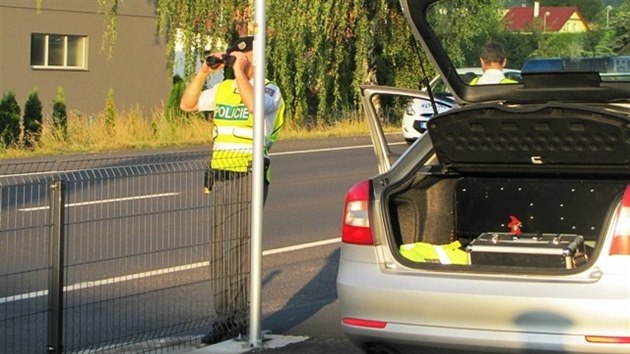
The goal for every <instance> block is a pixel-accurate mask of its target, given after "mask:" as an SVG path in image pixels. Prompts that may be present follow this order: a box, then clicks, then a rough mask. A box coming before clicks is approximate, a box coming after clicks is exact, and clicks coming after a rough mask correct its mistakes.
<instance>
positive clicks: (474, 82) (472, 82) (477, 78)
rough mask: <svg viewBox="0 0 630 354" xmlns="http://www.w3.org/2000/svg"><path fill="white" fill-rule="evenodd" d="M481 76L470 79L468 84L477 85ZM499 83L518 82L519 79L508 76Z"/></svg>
mask: <svg viewBox="0 0 630 354" xmlns="http://www.w3.org/2000/svg"><path fill="white" fill-rule="evenodd" d="M479 78H480V76H477V77H476V78H474V79H472V80H470V82H469V83H468V85H477V82H479ZM499 83H500V84H517V83H518V81H516V80H512V79H508V78H507V77H504V78H503V79H501V81H499Z"/></svg>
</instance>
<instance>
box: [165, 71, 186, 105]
mask: <svg viewBox="0 0 630 354" xmlns="http://www.w3.org/2000/svg"><path fill="white" fill-rule="evenodd" d="M184 90H186V82H184V79H182V78H181V77H180V76H179V75H175V76H173V86H171V94H170V95H169V97H168V101H167V103H166V110H167V111H170V112H174V113H178V114H179V112H180V111H181V110H180V109H179V102H180V101H181V99H182V96H183V95H184Z"/></svg>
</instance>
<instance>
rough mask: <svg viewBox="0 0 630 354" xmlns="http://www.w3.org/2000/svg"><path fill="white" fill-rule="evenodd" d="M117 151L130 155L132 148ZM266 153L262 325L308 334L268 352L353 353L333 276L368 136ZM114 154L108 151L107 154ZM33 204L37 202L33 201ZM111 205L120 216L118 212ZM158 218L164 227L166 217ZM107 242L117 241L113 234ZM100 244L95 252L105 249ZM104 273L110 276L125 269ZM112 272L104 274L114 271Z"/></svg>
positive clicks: (364, 171)
mask: <svg viewBox="0 0 630 354" xmlns="http://www.w3.org/2000/svg"><path fill="white" fill-rule="evenodd" d="M392 141H393V142H396V143H398V145H396V149H399V150H404V149H405V148H406V145H405V144H404V143H403V142H402V138H401V137H400V136H392ZM200 149H201V150H203V149H204V148H200ZM192 150H195V149H192ZM197 150H199V149H197ZM157 153H159V152H157ZM125 154H126V155H130V156H131V158H133V153H131V152H127V153H125ZM271 155H272V184H271V187H270V193H269V197H268V199H267V203H266V205H265V208H264V215H263V216H264V218H263V240H262V243H263V289H262V291H263V292H262V297H263V299H262V312H263V323H262V329H263V330H265V331H271V333H274V334H282V335H295V336H306V337H308V338H309V339H308V340H306V341H304V342H300V343H296V344H291V345H290V346H288V347H286V348H281V349H274V350H273V351H274V352H279V353H281V352H285V353H294V352H297V351H300V352H304V353H323V352H326V353H328V352H335V353H337V352H339V353H341V352H343V353H354V352H356V353H358V352H359V351H358V349H356V348H354V347H353V346H352V345H351V344H350V343H349V342H348V341H347V340H346V339H345V337H344V336H343V334H342V333H341V330H340V327H339V323H340V318H339V311H338V307H337V302H336V299H337V294H336V284H335V280H336V275H337V267H338V263H339V236H340V228H341V217H342V210H343V201H344V197H345V193H346V191H347V190H348V189H349V188H350V187H351V186H352V185H354V184H355V183H356V182H358V181H360V180H363V179H366V178H369V177H371V176H373V175H375V174H376V173H377V167H376V166H377V164H376V158H375V156H374V152H373V149H372V146H371V142H370V139H369V138H368V137H366V136H364V137H353V138H334V139H315V140H303V141H282V140H281V141H280V142H278V143H277V144H276V145H275V146H274V149H273V151H272V154H271ZM99 157H100V158H102V157H103V156H102V155H99ZM119 157H120V156H118V155H117V154H112V158H113V159H116V158H119ZM63 158H65V157H63ZM63 158H61V159H63ZM15 165H16V166H28V167H29V168H31V167H32V168H36V169H41V170H49V169H50V167H54V166H52V165H51V166H49V164H48V162H46V161H45V160H42V161H41V162H39V161H37V159H34V160H32V161H26V162H25V163H22V162H15ZM3 168H11V165H9V164H5V167H3ZM24 172H25V173H32V172H33V171H24ZM122 180H124V179H121V181H122ZM115 183H119V181H116V182H115ZM130 183H137V181H133V182H130ZM142 185H150V184H142ZM178 187H179V188H181V189H182V190H183V191H185V190H187V188H190V187H189V186H188V187H187V186H180V185H179V184H178ZM113 189H114V190H117V189H118V188H113ZM122 190H124V189H122ZM182 195H185V193H183V194H182ZM34 201H38V199H35V198H34ZM154 203H158V202H157V201H155V202H154ZM35 204H36V203H35ZM29 206H30V205H29ZM33 206H35V207H37V205H33ZM87 208H88V207H86V206H84V207H82V208H81V211H80V213H81V214H76V213H77V212H76V211H75V214H76V215H82V214H85V213H88V214H89V213H90V211H89V209H87ZM112 210H113V211H115V212H116V213H124V212H125V210H126V209H121V208H116V209H112ZM29 213H30V214H29V215H33V216H31V217H30V218H32V219H34V220H36V219H37V218H40V217H43V216H45V212H42V211H39V209H38V208H35V209H34V210H33V211H32V212H29ZM40 214H41V215H40ZM112 217H113V215H112ZM164 222H165V223H166V224H168V222H169V221H168V220H164ZM166 226H167V225H165V227H166ZM109 234H120V232H118V231H117V230H116V229H115V228H112V229H111V230H110V232H109V233H102V235H101V237H102V238H103V240H105V239H107V238H108V237H109V236H108V235H109ZM114 240H119V241H122V240H123V239H122V238H120V237H118V238H114ZM103 242H104V244H111V245H113V243H111V242H105V241H103ZM125 242H127V241H125ZM116 247H119V246H116ZM103 249H104V250H105V251H103ZM103 249H101V251H100V252H106V251H107V249H106V248H103ZM190 261H191V262H194V261H200V260H194V259H191V260H190ZM12 266H14V267H16V268H20V263H19V262H17V261H16V263H15V264H12ZM163 266H164V267H167V266H169V265H168V264H164V265H163ZM101 271H102V270H101ZM107 271H108V272H114V273H116V272H119V271H123V272H124V271H125V270H117V269H107ZM126 271H132V270H130V269H127V270H126ZM114 273H112V275H110V276H114V275H119V274H118V273H116V274H114ZM81 276H83V277H85V278H86V279H85V280H90V279H93V278H94V276H93V275H92V274H89V273H86V274H81ZM100 276H101V277H103V276H104V275H102V274H100ZM79 280H83V279H79ZM77 281H78V280H77ZM5 285H6V284H5ZM33 286H34V288H33V289H28V290H29V291H33V290H38V289H39V288H38V285H36V283H33ZM104 325H107V324H104ZM255 350H261V349H255Z"/></svg>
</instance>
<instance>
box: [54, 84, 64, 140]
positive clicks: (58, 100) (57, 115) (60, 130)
mask: <svg viewBox="0 0 630 354" xmlns="http://www.w3.org/2000/svg"><path fill="white" fill-rule="evenodd" d="M52 122H53V127H54V128H55V134H57V136H58V137H59V138H60V139H63V140H65V139H67V138H68V112H67V111H66V97H65V95H64V93H63V87H57V96H55V99H54V100H53V111H52Z"/></svg>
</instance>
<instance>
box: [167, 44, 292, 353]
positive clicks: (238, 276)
mask: <svg viewBox="0 0 630 354" xmlns="http://www.w3.org/2000/svg"><path fill="white" fill-rule="evenodd" d="M253 43H254V37H242V38H239V39H238V40H236V42H234V43H233V44H232V45H231V46H230V47H229V48H228V49H227V50H226V52H222V53H212V54H210V56H209V57H208V58H206V61H205V62H204V63H203V64H202V67H201V69H200V70H199V72H198V73H197V74H196V76H195V77H194V78H193V79H192V81H191V82H190V83H189V84H188V86H187V87H186V90H185V91H184V94H183V96H182V99H181V101H180V108H181V109H182V110H184V111H186V112H197V111H212V112H213V115H212V117H213V118H212V119H213V122H214V132H213V135H214V140H213V146H212V157H211V162H210V167H211V173H210V178H211V180H212V182H211V183H209V184H208V185H207V187H208V189H211V191H209V192H210V194H211V196H212V198H213V210H214V212H213V216H212V218H213V220H212V225H213V235H212V236H211V240H210V245H211V247H210V248H211V254H210V257H211V259H210V267H211V283H212V288H213V289H212V291H213V295H214V296H213V300H214V309H215V311H216V315H217V318H218V319H217V321H215V322H214V323H213V325H212V329H211V330H210V332H209V333H208V334H207V335H206V336H205V337H204V338H202V342H204V343H207V344H212V343H217V342H219V341H222V340H225V339H229V338H231V337H235V336H237V335H239V334H244V333H246V330H247V328H248V324H247V317H248V316H247V310H248V303H247V301H248V296H247V287H248V275H249V251H248V250H249V241H250V225H249V217H250V215H251V213H250V206H251V173H250V172H251V171H250V170H251V161H252V157H253V156H252V152H253V140H252V139H253V127H254V115H253V112H254V88H253V84H254V82H253V78H254V66H253ZM229 66H231V67H232V71H233V73H234V79H229V80H224V81H222V82H220V83H218V84H216V85H214V86H213V87H211V88H209V89H206V90H203V87H204V84H205V83H206V80H207V79H208V76H209V75H210V74H212V73H213V72H215V71H218V70H222V69H224V68H225V67H229ZM264 112H265V116H264V117H263V118H264V119H263V123H264V132H265V142H264V144H265V149H264V151H265V169H266V172H265V181H264V197H263V200H266V197H267V192H268V187H269V177H270V174H269V156H268V151H269V149H270V148H271V145H272V144H273V143H274V142H275V141H276V140H277V138H278V133H279V131H280V128H281V127H282V125H283V124H284V101H283V99H282V95H281V93H280V89H279V88H278V86H276V85H275V84H274V83H272V82H270V81H267V80H266V82H265V95H264ZM256 119H258V117H256Z"/></svg>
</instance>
